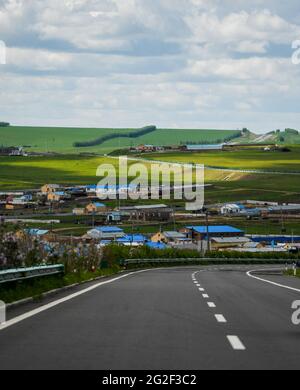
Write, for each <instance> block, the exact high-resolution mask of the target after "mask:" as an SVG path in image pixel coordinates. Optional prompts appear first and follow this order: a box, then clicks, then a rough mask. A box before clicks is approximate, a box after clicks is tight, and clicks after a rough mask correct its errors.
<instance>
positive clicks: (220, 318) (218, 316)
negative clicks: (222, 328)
mask: <svg viewBox="0 0 300 390" xmlns="http://www.w3.org/2000/svg"><path fill="white" fill-rule="evenodd" d="M215 317H216V320H217V321H218V322H223V323H225V322H227V321H226V319H225V317H224V316H223V314H215Z"/></svg>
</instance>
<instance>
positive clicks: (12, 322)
mask: <svg viewBox="0 0 300 390" xmlns="http://www.w3.org/2000/svg"><path fill="white" fill-rule="evenodd" d="M148 271H150V270H141V271H137V272H130V273H129V274H126V275H122V276H118V277H117V278H114V279H110V280H107V281H105V282H100V283H97V284H94V285H93V286H90V287H88V288H85V289H84V290H81V291H78V292H76V293H74V294H71V295H68V296H66V297H64V298H61V299H58V300H56V301H53V302H50V303H48V304H47V305H43V306H41V307H39V308H37V309H34V310H31V311H29V312H27V313H24V314H22V315H20V316H18V317H15V318H12V319H11V320H9V321H6V322H5V323H4V324H2V325H0V331H1V330H3V329H6V328H9V327H10V326H12V325H15V324H17V323H18V322H21V321H23V320H26V319H27V318H30V317H33V316H35V315H36V314H39V313H42V312H43V311H46V310H48V309H51V308H52V307H55V306H57V305H60V304H61V303H64V302H67V301H70V300H71V299H74V298H77V297H79V296H80V295H83V294H85V293H87V292H89V291H92V290H95V289H96V288H98V287H100V286H104V285H105V284H110V283H113V282H116V281H118V280H121V279H124V278H127V277H128V276H131V275H136V274H138V273H141V272H148Z"/></svg>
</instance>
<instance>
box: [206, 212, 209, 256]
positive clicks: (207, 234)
mask: <svg viewBox="0 0 300 390" xmlns="http://www.w3.org/2000/svg"><path fill="white" fill-rule="evenodd" d="M205 221H206V238H207V250H208V251H210V237H209V225H208V211H207V209H205Z"/></svg>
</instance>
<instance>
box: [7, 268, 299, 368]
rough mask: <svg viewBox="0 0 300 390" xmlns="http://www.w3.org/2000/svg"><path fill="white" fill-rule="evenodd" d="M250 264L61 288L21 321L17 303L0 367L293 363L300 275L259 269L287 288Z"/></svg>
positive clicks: (169, 271)
mask: <svg viewBox="0 0 300 390" xmlns="http://www.w3.org/2000/svg"><path fill="white" fill-rule="evenodd" d="M252 268H254V269H255V266H254V267H252ZM249 269H250V268H246V267H245V266H240V267H238V266H235V267H233V266H220V267H214V268H212V267H207V268H200V267H194V268H192V267H189V268H187V267H185V268H173V269H159V270H150V271H146V272H141V273H136V274H130V275H126V276H123V277H122V278H120V279H118V280H115V281H112V280H113V279H114V278H112V279H110V281H111V282H110V283H107V284H103V285H100V286H98V287H97V288H94V287H95V284H91V285H90V286H89V287H90V288H93V289H91V290H90V291H87V292H84V293H82V292H83V289H84V288H83V287H82V288H81V289H77V290H76V291H75V293H77V294H81V295H78V296H76V297H73V298H72V299H68V295H70V294H71V293H73V291H69V292H68V293H66V292H65V293H64V294H63V295H62V296H57V297H55V298H52V300H54V301H55V300H57V299H60V298H67V299H68V300H66V301H64V302H60V303H59V304H56V303H57V302H56V303H54V306H53V307H49V308H48V307H47V310H44V309H45V307H43V306H42V307H34V308H33V307H32V308H28V307H27V308H26V310H27V311H28V310H31V309H37V311H39V310H40V309H42V310H43V311H41V312H36V313H35V315H32V316H30V317H28V318H25V319H22V318H20V317H19V316H20V315H22V314H24V313H22V312H20V310H23V311H24V310H25V309H20V308H19V309H18V312H15V313H13V316H14V315H15V316H17V320H16V323H12V322H11V321H12V319H9V321H8V322H7V327H6V328H3V327H2V328H1V327H0V369H76V370H82V369H95V370H98V369H99V370H100V369H102V370H111V369H119V370H122V369H125V370H127V369H153V370H156V369H161V370H167V369H171V370H172V369H178V370H179V369H195V370H202V369H276V370H278V369H299V368H300V325H298V326H295V325H293V324H292V322H291V316H292V309H291V305H292V302H293V301H295V300H297V299H300V280H298V279H297V280H296V279H292V278H289V277H284V276H278V275H268V274H265V275H261V274H260V275H258V276H259V277H260V278H264V279H268V280H270V281H272V282H274V283H279V284H284V285H289V286H291V287H293V288H295V289H298V290H299V291H296V290H289V289H286V288H282V287H280V286H278V285H275V284H270V283H266V282H263V281H260V280H257V279H254V278H252V277H250V276H248V275H247V273H246V271H248V270H249ZM205 294H206V295H205ZM203 295H204V296H203ZM69 298H70V297H69ZM46 304H51V301H49V302H46ZM25 314H26V313H25ZM31 314H32V313H31ZM10 315H12V314H10Z"/></svg>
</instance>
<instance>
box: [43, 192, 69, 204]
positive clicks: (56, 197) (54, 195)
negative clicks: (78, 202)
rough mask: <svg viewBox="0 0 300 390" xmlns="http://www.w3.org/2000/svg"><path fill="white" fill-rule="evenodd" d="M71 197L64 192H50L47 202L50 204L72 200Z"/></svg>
mask: <svg viewBox="0 0 300 390" xmlns="http://www.w3.org/2000/svg"><path fill="white" fill-rule="evenodd" d="M70 198H71V195H69V194H67V193H66V192H64V191H58V192H50V193H48V195H47V200H48V201H49V202H60V201H62V200H67V199H70Z"/></svg>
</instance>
